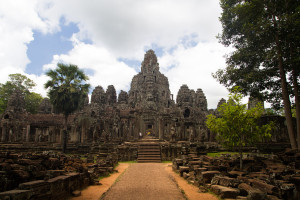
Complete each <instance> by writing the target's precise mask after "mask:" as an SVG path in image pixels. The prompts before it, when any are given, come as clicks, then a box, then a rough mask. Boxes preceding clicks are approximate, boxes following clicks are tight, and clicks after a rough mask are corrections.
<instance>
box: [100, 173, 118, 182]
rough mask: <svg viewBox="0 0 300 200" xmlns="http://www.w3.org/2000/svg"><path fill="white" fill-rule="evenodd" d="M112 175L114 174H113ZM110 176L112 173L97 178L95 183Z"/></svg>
mask: <svg viewBox="0 0 300 200" xmlns="http://www.w3.org/2000/svg"><path fill="white" fill-rule="evenodd" d="M113 173H114V172H113ZM111 174H112V173H109V174H107V175H104V176H99V177H98V178H97V179H96V180H97V181H100V180H101V179H103V178H107V177H110V175H111Z"/></svg>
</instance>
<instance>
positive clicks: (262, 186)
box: [249, 179, 279, 194]
mask: <svg viewBox="0 0 300 200" xmlns="http://www.w3.org/2000/svg"><path fill="white" fill-rule="evenodd" d="M249 181H250V182H251V184H252V186H253V187H254V188H257V189H259V190H261V191H263V192H266V193H268V194H278V192H279V190H278V188H277V187H276V186H274V185H270V184H267V183H265V182H263V181H260V180H256V179H251V180H249Z"/></svg>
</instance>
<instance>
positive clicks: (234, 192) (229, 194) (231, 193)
mask: <svg viewBox="0 0 300 200" xmlns="http://www.w3.org/2000/svg"><path fill="white" fill-rule="evenodd" d="M211 190H212V191H213V192H214V193H215V194H217V195H220V197H221V198H232V199H235V198H236V197H237V196H238V195H239V194H240V190H239V189H237V188H231V187H225V186H220V185H212V186H211Z"/></svg>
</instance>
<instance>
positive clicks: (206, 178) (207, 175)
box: [200, 171, 220, 183]
mask: <svg viewBox="0 0 300 200" xmlns="http://www.w3.org/2000/svg"><path fill="white" fill-rule="evenodd" d="M217 174H220V172H219V171H204V172H201V175H200V176H201V179H202V180H203V182H204V183H210V182H211V180H212V178H213V177H214V176H215V175H217Z"/></svg>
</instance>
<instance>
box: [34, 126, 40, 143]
mask: <svg viewBox="0 0 300 200" xmlns="http://www.w3.org/2000/svg"><path fill="white" fill-rule="evenodd" d="M39 135H40V130H39V129H38V128H35V136H34V138H35V139H34V141H35V142H39Z"/></svg>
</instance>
